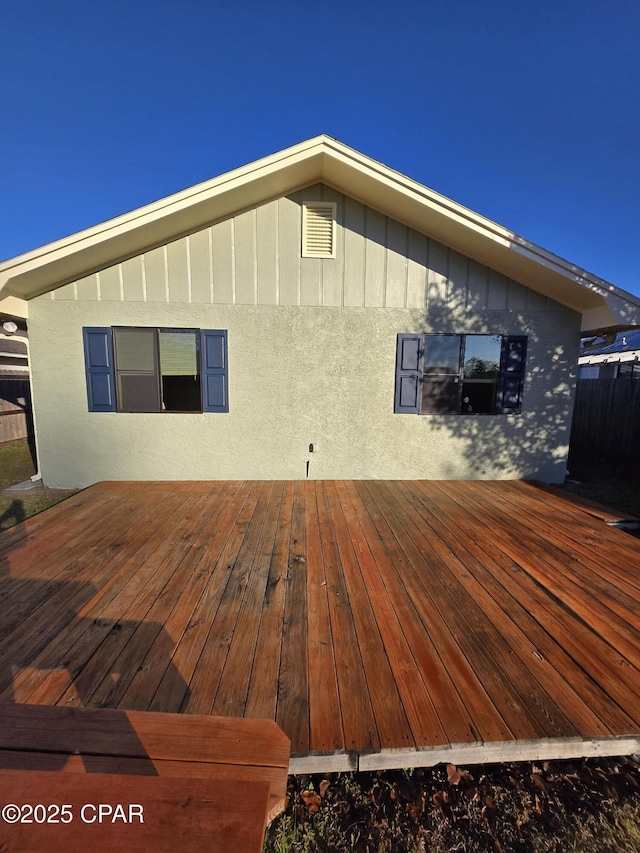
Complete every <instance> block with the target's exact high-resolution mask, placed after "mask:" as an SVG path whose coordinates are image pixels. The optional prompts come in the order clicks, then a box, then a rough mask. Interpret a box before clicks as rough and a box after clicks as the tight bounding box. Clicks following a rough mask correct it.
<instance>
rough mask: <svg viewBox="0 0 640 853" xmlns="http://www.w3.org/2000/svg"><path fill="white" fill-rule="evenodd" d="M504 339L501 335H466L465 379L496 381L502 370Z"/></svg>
mask: <svg viewBox="0 0 640 853" xmlns="http://www.w3.org/2000/svg"><path fill="white" fill-rule="evenodd" d="M501 348H502V338H501V337H500V336H499V335H466V336H465V342H464V378H465V379H496V378H497V377H498V373H499V370H500V351H501Z"/></svg>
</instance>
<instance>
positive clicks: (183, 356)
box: [158, 329, 202, 412]
mask: <svg viewBox="0 0 640 853" xmlns="http://www.w3.org/2000/svg"><path fill="white" fill-rule="evenodd" d="M158 339H159V346H160V372H161V376H162V407H163V409H164V410H165V411H170V412H199V411H200V410H201V408H202V406H201V400H200V376H199V370H198V341H199V335H198V333H197V332H196V331H194V330H193V329H184V330H182V329H180V330H177V329H169V330H164V329H162V330H161V331H160V332H159V336H158Z"/></svg>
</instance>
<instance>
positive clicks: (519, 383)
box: [497, 335, 527, 415]
mask: <svg viewBox="0 0 640 853" xmlns="http://www.w3.org/2000/svg"><path fill="white" fill-rule="evenodd" d="M526 356H527V338H526V337H524V336H523V335H510V336H508V337H504V338H503V339H502V354H501V358H500V387H499V388H498V407H497V410H498V412H499V413H500V414H503V415H508V414H517V413H519V412H521V411H522V388H523V386H524V371H525V362H526Z"/></svg>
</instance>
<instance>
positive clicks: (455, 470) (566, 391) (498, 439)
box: [415, 304, 579, 482]
mask: <svg viewBox="0 0 640 853" xmlns="http://www.w3.org/2000/svg"><path fill="white" fill-rule="evenodd" d="M430 308H431V310H429V311H428V312H427V315H426V317H425V321H424V323H423V324H422V328H420V329H416V330H415V331H417V332H420V333H433V332H435V331H438V332H449V333H453V334H463V335H489V336H497V335H524V336H526V337H527V354H526V369H525V379H524V385H523V392H522V408H521V412H520V413H518V414H481V413H476V412H474V411H473V405H472V403H473V402H474V401H473V400H471V401H469V397H468V396H465V390H464V386H463V388H462V390H461V391H460V392H458V393H459V395H460V396H459V399H460V400H461V401H462V402H461V403H460V414H426V415H420V417H427V418H429V419H430V421H431V423H430V426H431V430H432V441H433V442H437V441H438V435H443V436H446V439H447V442H448V443H449V442H452V445H453V446H452V451H451V456H450V458H449V459H447V460H445V461H444V462H443V463H442V466H441V468H442V471H443V473H442V476H443V478H446V479H465V478H479V479H499V478H505V477H507V478H521V479H527V478H529V479H534V478H536V479H542V480H545V481H548V482H562V481H563V480H564V478H565V476H566V470H567V469H566V460H567V455H568V450H569V438H570V432H571V413H572V408H573V396H574V376H575V366H574V365H575V362H576V353H577V348H578V344H579V339H578V336H577V335H578V331H577V325H576V330H575V347H574V345H573V337H574V336H573V334H572V332H573V330H572V329H571V328H570V326H569V324H568V317H569V316H571V312H569V313H567V312H566V311H565V310H564V309H563V308H561V307H560V306H558V310H557V311H555V310H551V311H547V312H545V313H541V314H540V315H539V316H537V317H536V316H532V315H531V314H525V313H518V312H493V316H491V317H489V316H487V314H488V312H486V311H485V312H478V313H477V314H476V313H475V312H473V311H470V310H469V308H468V307H466V308H464V309H462V308H461V309H460V310H456V309H455V306H451V305H448V306H443V305H440V306H438V308H437V309H435V310H434V308H433V306H432V304H431V305H430ZM489 313H491V312H489ZM569 322H570V323H571V322H572V323H573V324H574V325H575V324H577V320H575V319H572V320H571V321H569ZM481 393H483V392H481ZM478 408H480V409H482V408H483V406H482V405H480V406H479V407H478ZM465 409H466V410H467V411H465Z"/></svg>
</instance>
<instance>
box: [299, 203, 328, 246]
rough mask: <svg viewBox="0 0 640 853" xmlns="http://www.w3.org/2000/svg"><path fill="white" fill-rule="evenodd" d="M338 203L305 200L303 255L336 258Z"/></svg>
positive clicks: (303, 208)
mask: <svg viewBox="0 0 640 853" xmlns="http://www.w3.org/2000/svg"><path fill="white" fill-rule="evenodd" d="M335 222H336V204H335V202H333V201H305V202H303V204H302V257H303V258H335V256H336V242H335V230H336V229H335Z"/></svg>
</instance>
